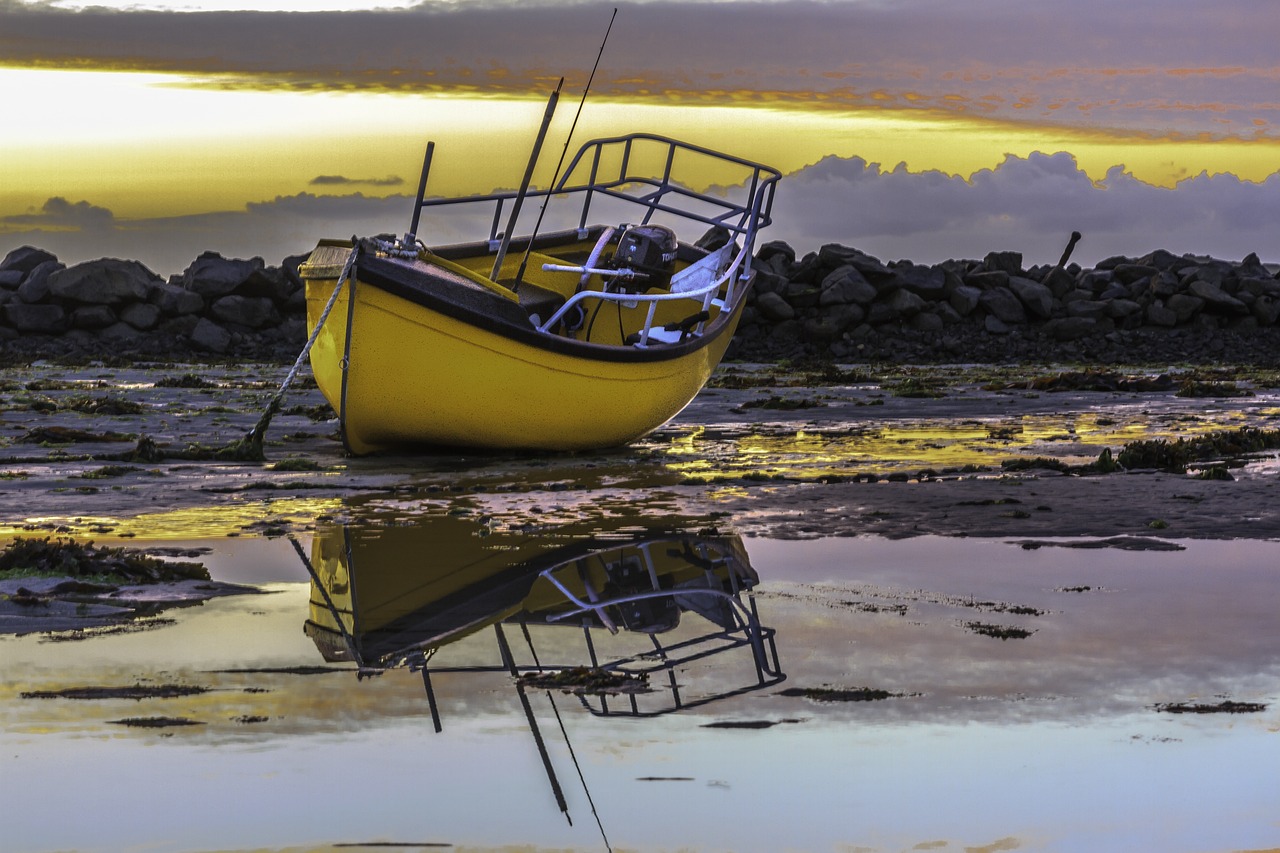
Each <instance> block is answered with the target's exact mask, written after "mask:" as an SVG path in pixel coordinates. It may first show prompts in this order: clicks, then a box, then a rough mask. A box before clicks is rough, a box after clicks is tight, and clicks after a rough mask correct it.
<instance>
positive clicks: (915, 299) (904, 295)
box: [885, 288, 925, 317]
mask: <svg viewBox="0 0 1280 853" xmlns="http://www.w3.org/2000/svg"><path fill="white" fill-rule="evenodd" d="M885 304H887V305H888V306H889V307H890V308H892V309H893V312H894V314H895V316H897V317H914V316H916V315H917V314H919V313H920V312H921V311H923V310H924V307H925V301H924V300H923V299H922V298H920V296H919V295H917V294H915V293H912V292H911V291H910V290H907V289H905V288H899V289H897V290H895V291H893V292H892V293H890V294H889V296H888V297H887V298H886V299H885Z"/></svg>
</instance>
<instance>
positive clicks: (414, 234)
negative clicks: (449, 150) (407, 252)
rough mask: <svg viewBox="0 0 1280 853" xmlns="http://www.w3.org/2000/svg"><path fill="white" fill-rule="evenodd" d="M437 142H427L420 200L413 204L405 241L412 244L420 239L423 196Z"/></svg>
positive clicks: (420, 179)
mask: <svg viewBox="0 0 1280 853" xmlns="http://www.w3.org/2000/svg"><path fill="white" fill-rule="evenodd" d="M435 150H436V144H435V142H428V143H427V153H426V156H424V157H423V158H422V177H420V178H418V200H417V202H416V203H415V204H414V205H413V221H412V222H410V223H409V233H407V234H405V235H404V236H405V240H404V241H405V242H406V243H408V244H409V245H410V246H412V245H413V241H414V240H416V239H418V218H419V217H421V216H422V197H423V196H424V195H426V192H427V175H428V174H430V172H431V155H432V154H434V153H435Z"/></svg>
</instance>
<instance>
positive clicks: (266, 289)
mask: <svg viewBox="0 0 1280 853" xmlns="http://www.w3.org/2000/svg"><path fill="white" fill-rule="evenodd" d="M712 230H713V231H714V230H717V229H712ZM718 230H720V231H723V230H724V229H723V228H721V229H718ZM704 248H705V247H704ZM712 248H713V250H714V249H717V248H719V246H715V247H712ZM297 289H298V286H297V285H296V284H294V283H293V281H292V280H291V279H290V278H289V276H288V275H287V274H286V273H285V271H284V270H282V269H280V268H279V267H264V268H263V269H260V270H256V271H255V272H253V273H250V274H249V277H248V278H247V279H245V280H244V283H242V284H241V285H240V286H239V287H237V288H236V290H235V292H236V294H237V295H239V296H262V297H266V298H267V299H270V300H271V301H272V302H276V303H284V302H286V301H288V299H289V296H290V295H291V294H292V293H293V292H294V291H295V290H297Z"/></svg>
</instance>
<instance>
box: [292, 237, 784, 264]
mask: <svg viewBox="0 0 1280 853" xmlns="http://www.w3.org/2000/svg"><path fill="white" fill-rule="evenodd" d="M777 256H781V257H783V258H785V259H786V261H787V263H788V264H794V263H795V262H796V250H795V249H793V248H791V246H790V245H788V244H787V243H785V242H783V241H782V240H770V241H769V242H768V243H765V244H764V245H763V246H761V247H760V248H759V249H757V250H756V257H757V258H759V259H760V260H762V261H767V260H769V259H770V258H774V257H777ZM300 257H304V256H300ZM290 260H292V259H291V258H286V259H285V264H284V266H286V267H287V266H288V265H289V261H290Z"/></svg>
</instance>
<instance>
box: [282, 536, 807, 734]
mask: <svg viewBox="0 0 1280 853" xmlns="http://www.w3.org/2000/svg"><path fill="white" fill-rule="evenodd" d="M680 521H682V522H683V521H689V522H692V523H690V524H688V525H685V524H682V525H680V526H679V527H673V526H672V525H671V524H669V523H668V524H665V525H664V526H662V527H655V526H654V524H653V523H652V522H648V521H645V520H644V519H642V518H638V517H635V516H630V517H627V518H623V519H603V520H602V519H599V518H597V519H594V520H592V521H591V522H577V523H574V524H570V525H565V526H560V527H555V528H552V529H549V530H538V531H534V532H529V531H528V530H501V529H494V528H493V527H492V525H491V523H490V522H488V521H487V520H485V519H484V518H482V517H479V516H473V515H451V514H441V515H433V516H430V517H426V518H419V519H414V520H413V521H412V522H409V523H406V522H404V521H397V520H393V519H387V520H386V521H384V523H378V521H377V519H372V520H371V519H368V518H365V519H362V520H361V522H360V523H359V524H341V525H339V524H331V525H324V524H321V525H318V527H317V531H316V536H315V540H314V542H313V545H312V554H311V559H310V561H309V565H308V569H309V571H310V572H311V576H312V588H311V605H310V611H311V612H310V619H309V620H308V622H307V624H306V632H307V634H308V635H309V636H310V637H311V638H312V639H313V640H314V642H315V643H316V645H317V647H318V648H319V649H320V651H321V653H322V654H323V655H324V657H325V659H326V660H328V661H331V662H332V661H351V662H354V663H355V664H356V665H357V666H358V667H359V672H360V673H361V675H367V674H374V673H377V672H380V671H383V670H387V669H391V668H396V667H408V668H410V669H412V670H416V671H420V672H421V673H422V677H423V683H424V685H425V687H426V692H427V698H428V700H429V702H430V705H431V712H432V719H433V722H434V724H435V727H436V730H437V731H439V730H440V729H441V720H440V715H439V712H438V709H437V705H436V701H435V694H434V691H433V688H432V681H431V676H432V674H433V673H441V672H450V673H457V672H504V671H505V672H507V673H509V674H510V675H511V676H513V679H514V683H515V686H516V689H517V691H518V692H519V694H520V696H521V698H522V700H523V699H524V692H525V689H526V688H528V687H538V688H541V687H556V688H563V689H566V690H572V691H573V692H575V693H578V694H579V695H580V696H581V701H582V704H583V705H584V706H585V707H587V708H588V709H590V710H591V711H592V713H594V714H597V715H618V714H621V715H630V716H655V715H658V714H665V713H669V712H671V711H676V710H680V709H686V708H691V707H696V706H698V705H703V704H706V703H708V702H711V701H715V700H717V699H722V698H726V697H729V696H735V695H739V694H742V693H747V692H750V691H754V690H759V689H761V688H764V687H767V686H770V685H773V684H777V683H779V682H780V681H782V680H783V679H784V678H785V675H783V674H782V672H781V670H780V667H779V664H778V655H777V648H776V646H775V643H774V631H773V629H771V628H766V627H764V626H762V625H761V624H760V620H759V616H758V613H757V608H756V603H755V599H754V597H753V595H752V594H751V590H752V588H753V587H755V586H756V584H757V583H758V582H759V578H758V576H757V575H756V573H755V571H754V570H753V569H752V568H751V565H750V563H749V562H748V559H747V553H746V550H745V548H744V547H743V544H742V540H741V539H740V538H739V537H738V536H736V535H725V534H721V533H719V532H718V531H715V530H714V529H711V530H705V529H704V530H703V532H700V533H690V532H687V531H689V530H691V529H692V530H697V529H698V527H697V525H696V522H695V521H694V520H688V519H681V520H680ZM295 547H297V546H296V543H295ZM298 553H299V555H300V556H302V557H303V559H304V562H305V561H306V558H305V555H304V554H303V552H302V550H301V548H300V547H299V549H298ZM488 630H492V632H493V639H494V641H495V642H494V644H493V645H492V646H489V644H487V643H486V644H484V645H485V647H486V648H489V649H490V651H489V652H488V653H487V657H488V660H482V659H478V658H476V657H475V655H474V654H472V655H471V659H470V660H464V661H463V662H461V663H450V664H447V665H442V664H440V663H439V662H438V660H437V659H436V653H437V652H438V651H439V650H440V649H442V648H443V647H445V646H448V645H450V644H454V643H458V642H459V641H461V640H463V639H465V638H474V637H476V636H479V635H481V634H482V632H485V631H488ZM472 648H474V643H473V644H472ZM735 652H736V654H733V653H735ZM713 656H714V657H715V658H716V661H715V664H716V665H715V667H711V666H710V664H711V661H709V659H710V658H712V657H713ZM744 656H745V658H746V661H747V664H746V666H742V665H741V658H743V657H744ZM726 657H733V658H734V659H735V662H734V663H733V664H732V665H729V666H728V669H732V670H734V671H735V672H736V673H738V676H740V677H739V678H738V680H737V681H736V682H733V681H731V682H730V683H729V684H728V685H725V684H724V683H723V681H724V679H723V678H713V679H711V680H713V681H717V682H720V683H718V684H717V687H716V689H714V690H712V691H709V692H708V691H705V690H704V691H700V692H693V691H691V690H689V689H688V688H687V687H686V685H685V684H684V683H683V682H682V680H681V679H682V678H683V677H687V676H688V675H689V673H690V670H691V669H697V670H698V671H699V673H707V672H715V671H717V670H719V669H720V668H721V666H720V663H721V661H722V660H724V659H725V658H726ZM741 676H745V677H741Z"/></svg>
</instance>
